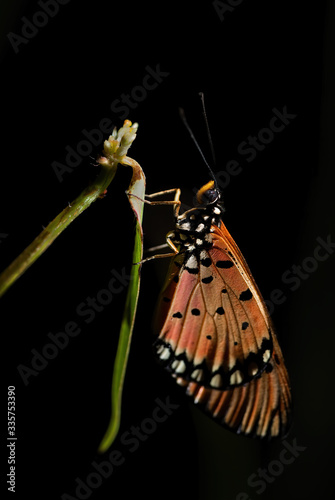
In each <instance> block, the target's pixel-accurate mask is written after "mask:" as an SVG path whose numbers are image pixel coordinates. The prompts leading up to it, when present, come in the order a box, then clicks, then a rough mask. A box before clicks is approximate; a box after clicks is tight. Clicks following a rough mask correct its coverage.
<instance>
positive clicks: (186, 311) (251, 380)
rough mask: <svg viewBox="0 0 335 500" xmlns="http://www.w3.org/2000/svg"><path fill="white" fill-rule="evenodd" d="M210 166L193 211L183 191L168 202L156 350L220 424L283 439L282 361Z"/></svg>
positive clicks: (287, 396) (286, 400)
mask: <svg viewBox="0 0 335 500" xmlns="http://www.w3.org/2000/svg"><path fill="white" fill-rule="evenodd" d="M204 114H205V111H204ZM205 117H206V114H205ZM183 120H184V123H185V125H186V127H187V128H188V130H189V132H190V134H191V136H192V138H193V140H194V142H195V144H196V146H197V147H198V149H199V151H200V152H201V150H200V148H199V146H198V144H197V142H196V140H195V138H194V136H193V133H192V131H191V129H190V128H189V126H188V124H187V122H186V120H185V117H183ZM206 124H207V119H206ZM207 128H208V124H207ZM208 134H209V129H208ZM209 138H210V134H209ZM211 144H212V143H211ZM201 154H202V152H201ZM202 156H203V155H202ZM203 158H204V156H203ZM204 160H205V158H204ZM205 161H206V160H205ZM206 164H207V166H208V168H209V171H210V173H211V176H212V179H213V180H211V181H209V182H208V183H207V184H205V185H204V186H203V187H202V188H201V189H200V190H199V191H198V193H197V197H196V206H195V207H194V208H191V209H189V210H187V211H185V212H184V213H182V214H180V213H179V211H180V201H179V197H180V190H179V189H176V190H174V191H175V193H176V196H175V199H174V201H173V202H170V203H174V204H175V207H174V215H175V229H174V230H173V231H171V232H170V233H169V234H168V235H167V240H166V241H167V244H168V245H169V246H170V247H171V248H172V250H173V252H172V253H169V254H166V255H171V256H173V258H172V261H171V264H170V267H169V271H168V275H167V280H166V283H165V285H164V287H163V290H162V292H161V294H160V297H159V303H158V309H157V314H156V320H155V326H154V328H155V334H156V339H155V341H154V351H155V354H156V356H157V358H158V360H159V362H160V363H161V364H162V365H163V366H164V368H166V369H167V370H168V371H169V372H170V373H171V375H172V376H173V377H174V378H175V379H176V381H177V383H178V384H179V385H181V386H183V387H184V388H185V389H186V393H187V394H188V395H189V396H191V397H192V398H193V401H194V402H195V403H197V404H198V405H199V406H200V407H201V408H202V409H204V410H205V411H206V412H207V413H209V414H210V415H211V416H212V417H214V418H215V419H216V420H217V421H219V422H220V423H221V424H222V425H224V426H225V427H227V428H229V429H231V430H233V431H235V432H237V433H241V434H244V435H247V436H253V437H254V436H257V437H262V438H271V437H275V436H281V435H284V434H285V433H286V431H287V428H288V424H289V422H290V409H291V393H290V386H289V379H288V374H287V370H286V367H285V364H284V359H283V355H282V352H281V350H280V347H279V344H278V341H277V338H276V334H275V332H274V328H273V325H272V321H271V318H270V316H269V313H268V310H267V308H266V305H265V303H264V300H263V298H262V296H261V293H260V291H259V289H258V287H257V285H256V283H255V280H254V278H253V276H252V274H251V272H250V269H249V267H248V265H247V263H246V261H245V259H244V257H243V255H242V253H241V251H240V250H239V248H238V246H237V245H236V243H235V241H234V239H233V238H232V236H231V235H230V233H229V232H228V230H227V228H226V226H225V225H224V223H223V220H222V219H223V214H224V208H223V203H222V194H221V192H220V190H219V187H218V183H217V181H216V179H215V175H214V173H213V171H212V169H211V168H210V166H209V165H208V163H207V161H206ZM170 191H172V190H170ZM166 192H167V191H166ZM162 193H164V192H161V193H157V194H162ZM153 203H160V202H153ZM162 203H164V202H162ZM162 256H164V255H156V256H154V257H151V258H155V257H162Z"/></svg>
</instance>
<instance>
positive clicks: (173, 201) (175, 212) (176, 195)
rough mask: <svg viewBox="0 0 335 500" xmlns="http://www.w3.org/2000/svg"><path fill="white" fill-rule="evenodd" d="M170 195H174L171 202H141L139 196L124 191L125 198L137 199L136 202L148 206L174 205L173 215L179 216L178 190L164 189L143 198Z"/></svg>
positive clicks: (179, 192)
mask: <svg viewBox="0 0 335 500" xmlns="http://www.w3.org/2000/svg"><path fill="white" fill-rule="evenodd" d="M170 193H175V196H174V199H173V200H156V201H149V200H143V199H142V198H140V197H139V196H136V194H133V193H129V191H126V194H127V196H133V197H134V198H137V199H138V200H140V201H142V202H143V203H147V204H148V205H174V215H175V217H176V216H178V214H179V209H180V203H181V202H180V194H181V191H180V189H179V188H172V189H166V190H164V191H158V192H157V193H152V194H146V195H145V197H146V198H155V197H156V196H162V195H164V194H170Z"/></svg>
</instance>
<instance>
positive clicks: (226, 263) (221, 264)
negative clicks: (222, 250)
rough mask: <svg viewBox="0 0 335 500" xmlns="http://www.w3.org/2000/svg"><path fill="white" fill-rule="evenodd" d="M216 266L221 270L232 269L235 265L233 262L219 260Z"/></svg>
mask: <svg viewBox="0 0 335 500" xmlns="http://www.w3.org/2000/svg"><path fill="white" fill-rule="evenodd" d="M215 265H216V267H219V268H220V269H229V268H230V267H233V265H234V264H233V262H232V261H231V260H218V261H217V263H216V264H215Z"/></svg>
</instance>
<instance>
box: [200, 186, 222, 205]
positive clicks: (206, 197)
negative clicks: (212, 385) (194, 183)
mask: <svg viewBox="0 0 335 500" xmlns="http://www.w3.org/2000/svg"><path fill="white" fill-rule="evenodd" d="M220 198H221V192H220V191H219V189H218V188H217V187H216V183H215V181H209V182H207V184H205V185H204V186H202V187H201V188H200V189H199V191H198V192H197V196H196V200H197V204H199V205H201V206H207V205H212V204H213V203H217V202H219V201H220Z"/></svg>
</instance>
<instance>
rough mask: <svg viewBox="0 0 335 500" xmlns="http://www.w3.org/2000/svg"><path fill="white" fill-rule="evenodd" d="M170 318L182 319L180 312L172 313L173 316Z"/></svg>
mask: <svg viewBox="0 0 335 500" xmlns="http://www.w3.org/2000/svg"><path fill="white" fill-rule="evenodd" d="M172 317H173V318H182V317H183V315H182V313H181V312H179V311H178V312H176V313H174V314H173V315H172Z"/></svg>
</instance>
